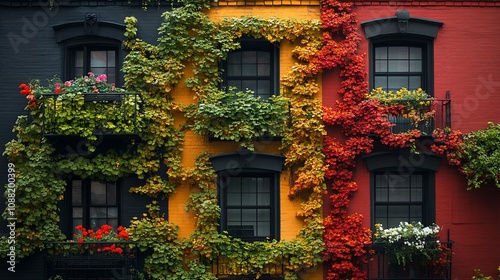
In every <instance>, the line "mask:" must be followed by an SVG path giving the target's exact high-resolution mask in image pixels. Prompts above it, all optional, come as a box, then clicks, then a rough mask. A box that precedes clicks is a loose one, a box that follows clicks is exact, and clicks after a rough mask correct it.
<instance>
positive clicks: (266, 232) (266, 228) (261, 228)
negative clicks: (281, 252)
mask: <svg viewBox="0 0 500 280" xmlns="http://www.w3.org/2000/svg"><path fill="white" fill-rule="evenodd" d="M257 235H258V236H270V235H271V223H269V222H258V223H257Z"/></svg>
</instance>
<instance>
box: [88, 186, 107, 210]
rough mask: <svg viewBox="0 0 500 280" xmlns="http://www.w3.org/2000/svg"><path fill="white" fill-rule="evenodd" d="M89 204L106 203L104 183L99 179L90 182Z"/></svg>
mask: <svg viewBox="0 0 500 280" xmlns="http://www.w3.org/2000/svg"><path fill="white" fill-rule="evenodd" d="M90 205H106V184H105V183H103V182H99V181H91V182H90Z"/></svg>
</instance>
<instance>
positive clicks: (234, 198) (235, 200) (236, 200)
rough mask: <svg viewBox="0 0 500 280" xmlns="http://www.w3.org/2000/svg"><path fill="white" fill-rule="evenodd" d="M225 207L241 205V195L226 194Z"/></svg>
mask: <svg viewBox="0 0 500 280" xmlns="http://www.w3.org/2000/svg"><path fill="white" fill-rule="evenodd" d="M227 205H229V206H233V205H241V194H239V193H237V194H234V193H228V194H227Z"/></svg>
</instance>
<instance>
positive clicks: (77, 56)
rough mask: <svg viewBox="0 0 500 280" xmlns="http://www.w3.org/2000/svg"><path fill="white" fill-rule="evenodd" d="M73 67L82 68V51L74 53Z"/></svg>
mask: <svg viewBox="0 0 500 280" xmlns="http://www.w3.org/2000/svg"><path fill="white" fill-rule="evenodd" d="M75 67H76V68H82V67H83V51H75Z"/></svg>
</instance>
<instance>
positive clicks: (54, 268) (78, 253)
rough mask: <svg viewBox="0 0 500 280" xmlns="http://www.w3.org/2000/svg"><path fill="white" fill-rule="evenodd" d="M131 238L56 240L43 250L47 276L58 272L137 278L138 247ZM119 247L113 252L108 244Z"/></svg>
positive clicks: (83, 277)
mask: <svg viewBox="0 0 500 280" xmlns="http://www.w3.org/2000/svg"><path fill="white" fill-rule="evenodd" d="M131 244H132V243H130V242H84V243H78V242H53V243H47V244H46V246H48V247H49V248H51V249H46V251H45V254H44V262H45V265H44V274H45V278H44V279H50V278H51V277H55V276H57V275H59V276H61V277H62V279H65V280H87V279H101V280H111V279H117V280H120V279H123V280H132V279H136V277H135V276H134V274H133V272H134V271H136V269H137V252H136V248H131V246H130V245H131ZM111 246H114V247H113V248H120V249H121V253H120V252H119V251H115V252H111V251H110V250H108V249H106V248H110V247H111Z"/></svg>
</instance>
